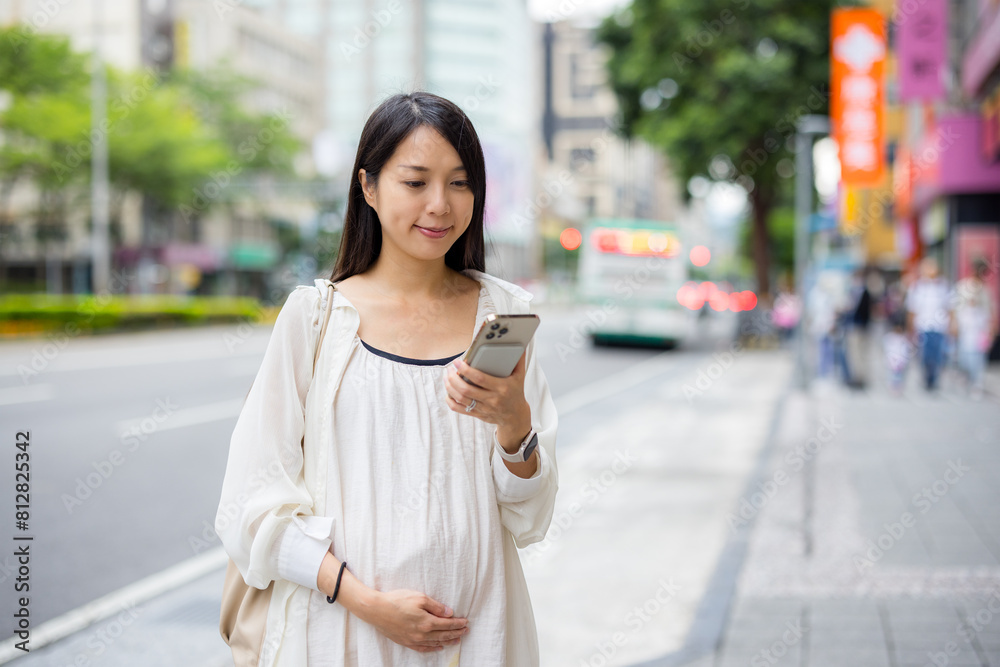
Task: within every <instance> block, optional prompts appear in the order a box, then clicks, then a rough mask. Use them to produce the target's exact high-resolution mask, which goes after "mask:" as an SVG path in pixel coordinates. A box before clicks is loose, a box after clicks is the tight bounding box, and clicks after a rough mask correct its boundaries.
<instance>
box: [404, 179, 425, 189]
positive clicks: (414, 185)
mask: <svg viewBox="0 0 1000 667" xmlns="http://www.w3.org/2000/svg"><path fill="white" fill-rule="evenodd" d="M403 182H404V183H405V184H406V185H408V186H410V187H411V188H419V187H420V186H421V185H423V184H424V182H423V181H403Z"/></svg>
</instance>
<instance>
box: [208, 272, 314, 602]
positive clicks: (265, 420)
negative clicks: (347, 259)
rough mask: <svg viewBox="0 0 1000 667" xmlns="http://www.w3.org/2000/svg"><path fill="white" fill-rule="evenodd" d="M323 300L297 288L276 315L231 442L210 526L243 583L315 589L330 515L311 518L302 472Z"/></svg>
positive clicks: (309, 289)
mask: <svg viewBox="0 0 1000 667" xmlns="http://www.w3.org/2000/svg"><path fill="white" fill-rule="evenodd" d="M325 305H326V304H325V298H324V297H323V296H322V295H321V294H320V293H319V290H317V289H316V288H315V287H312V286H299V287H297V288H296V289H295V290H293V291H292V293H291V294H290V295H289V296H288V299H287V300H286V301H285V304H284V305H283V306H282V308H281V310H280V311H279V313H278V317H277V320H276V321H275V324H274V329H273V330H272V333H271V338H270V340H269V341H268V344H267V349H266V350H265V352H264V358H263V360H262V361H261V365H260V369H259V371H258V372H257V375H256V377H255V378H254V381H253V385H252V386H251V388H250V393H249V394H248V395H247V399H246V403H244V405H243V408H242V410H241V411H240V415H239V417H238V418H237V421H236V426H235V428H234V429H233V435H232V438H231V440H230V443H229V457H228V460H227V463H226V474H225V478H224V480H223V483H222V497H221V499H220V501H219V507H218V511H217V513H216V517H215V530H216V533H218V535H219V538H220V539H221V541H222V546H223V548H224V549H225V550H226V553H228V554H229V557H230V558H232V559H233V562H234V563H235V564H236V566H237V568H238V569H239V571H240V574H242V575H243V579H244V580H245V581H246V583H247V585H248V586H253V587H255V588H266V587H267V586H268V584H269V583H270V582H271V581H273V580H275V579H288V580H290V581H294V582H295V583H298V584H300V585H303V586H307V587H309V588H312V589H314V590H315V589H316V577H317V575H318V572H319V564H320V563H321V562H322V558H323V555H324V554H325V551H326V550H327V549H329V546H330V542H331V536H332V534H333V528H334V525H333V523H334V520H333V518H332V517H317V516H313V512H312V504H313V501H312V497H311V495H310V493H309V491H308V489H307V488H306V484H305V479H304V476H303V452H302V437H303V433H304V432H305V403H306V394H307V392H308V391H309V385H310V383H311V381H312V372H313V367H312V366H313V353H314V351H315V345H316V341H317V338H318V335H319V328H320V326H321V324H322V322H321V321H320V317H321V316H322V314H323V311H322V310H321V308H322V307H325Z"/></svg>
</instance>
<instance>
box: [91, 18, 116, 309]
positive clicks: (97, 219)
mask: <svg viewBox="0 0 1000 667" xmlns="http://www.w3.org/2000/svg"><path fill="white" fill-rule="evenodd" d="M92 1H93V5H92V7H93V21H94V25H93V31H94V51H93V68H94V69H93V75H92V79H91V93H92V97H91V137H92V140H93V142H94V145H93V150H92V152H91V167H90V172H91V173H90V216H91V221H92V223H93V230H92V232H91V234H92V236H91V251H92V260H91V264H92V267H93V269H92V278H93V286H92V289H93V293H94V294H106V293H107V292H108V286H109V283H110V278H111V257H110V252H109V242H108V136H107V134H106V133H105V125H106V118H107V81H106V80H105V76H104V59H103V57H102V54H101V46H102V44H103V42H104V26H103V23H104V11H103V10H104V7H103V1H104V0H92Z"/></svg>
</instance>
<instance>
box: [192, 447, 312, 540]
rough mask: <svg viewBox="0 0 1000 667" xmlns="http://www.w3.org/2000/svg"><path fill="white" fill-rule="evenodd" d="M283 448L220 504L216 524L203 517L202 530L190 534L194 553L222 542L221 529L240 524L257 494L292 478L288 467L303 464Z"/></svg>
mask: <svg viewBox="0 0 1000 667" xmlns="http://www.w3.org/2000/svg"><path fill="white" fill-rule="evenodd" d="M280 451H281V459H282V460H277V459H275V460H273V461H271V462H270V463H268V465H267V466H266V467H264V468H262V469H260V470H257V471H256V472H254V473H253V474H251V475H250V476H249V477H248V478H247V479H246V481H245V487H244V488H245V490H244V491H241V492H240V493H238V494H236V496H235V497H234V498H232V499H225V498H224V499H223V500H222V501H221V502H220V503H219V507H218V508H217V509H216V514H215V519H214V520H213V521H212V523H209V521H208V520H207V519H202V521H201V530H200V531H199V532H198V533H196V534H193V535H189V536H188V546H189V547H190V548H191V551H192V552H194V553H195V554H199V553H201V552H203V551H207V550H208V549H210V548H211V547H212V546H213V545H215V543H216V542H219V541H220V540H219V531H225V530H228V528H229V527H230V526H232V525H239V524H240V522H241V519H242V517H243V513H244V512H245V510H246V508H247V507H248V506H249V504H250V502H251V501H252V500H253V499H254V497H255V496H259V494H260V493H261V492H263V491H264V490H265V489H267V487H269V486H271V485H272V484H274V483H275V482H276V481H278V480H280V479H284V478H286V477H288V476H289V475H288V470H287V468H296V469H298V468H300V467H301V465H302V461H301V460H294V461H293V460H292V459H293V458H294V457H295V454H294V453H293V451H292V450H290V449H287V448H286V449H281V450H280ZM300 451H301V450H300ZM247 523H250V522H247Z"/></svg>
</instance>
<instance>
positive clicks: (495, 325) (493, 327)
mask: <svg viewBox="0 0 1000 667" xmlns="http://www.w3.org/2000/svg"><path fill="white" fill-rule="evenodd" d="M499 328H500V325H499V324H494V325H493V326H491V327H490V329H493V330H494V331H495V330H497V329H499Z"/></svg>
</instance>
